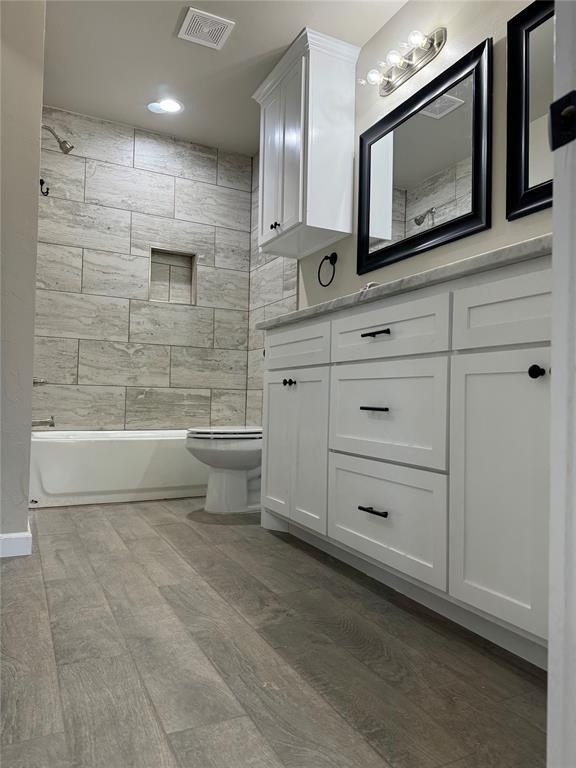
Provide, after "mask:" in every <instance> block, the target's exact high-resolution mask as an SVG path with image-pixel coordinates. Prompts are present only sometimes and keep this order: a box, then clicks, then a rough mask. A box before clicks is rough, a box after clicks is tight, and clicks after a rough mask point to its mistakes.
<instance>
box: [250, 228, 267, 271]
mask: <svg viewBox="0 0 576 768" xmlns="http://www.w3.org/2000/svg"><path fill="white" fill-rule="evenodd" d="M264 264H266V256H265V255H264V253H262V251H261V250H260V249H259V247H258V230H257V229H252V231H251V232H250V271H251V272H252V271H253V270H255V269H258V267H261V266H263V265H264Z"/></svg>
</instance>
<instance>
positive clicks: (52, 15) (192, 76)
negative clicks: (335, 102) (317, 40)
mask: <svg viewBox="0 0 576 768" xmlns="http://www.w3.org/2000/svg"><path fill="white" fill-rule="evenodd" d="M404 2H405V0H384V1H382V0H380V2H364V1H363V0H357V2H345V1H341V2H340V1H337V2H330V1H329V0H324V1H313V2H299V0H279V1H278V2H275V1H274V0H260V1H252V2H244V0H237V1H236V2H234V1H232V2H230V1H229V2H193V3H192V5H193V6H194V7H195V8H199V9H202V10H206V11H209V12H210V13H214V14H216V15H218V16H223V17H225V18H227V19H231V20H233V21H235V22H236V27H235V29H234V30H233V32H232V34H231V36H230V38H229V39H228V41H227V42H226V44H225V45H224V48H223V49H222V50H221V51H215V50H212V49H210V48H206V47H203V46H200V45H195V44H193V43H189V42H186V41H184V40H180V39H179V38H178V37H177V32H178V29H179V28H180V25H181V23H182V21H183V18H184V16H185V13H186V10H187V8H188V6H189V4H187V3H185V2H173V0H148V1H145V2H142V1H141V0H123V1H122V2H118V1H116V0H86V1H85V2H69V0H48V3H47V14H46V54H45V76H44V103H45V104H47V105H49V106H52V107H59V108H61V109H67V110H70V111H72V112H78V113H81V114H87V115H92V116H95V117H100V118H103V119H107V120H113V121H118V122H123V123H128V124H129V125H134V126H136V127H139V128H143V129H148V130H151V131H159V132H162V133H167V134H170V135H174V136H177V137H178V138H182V139H189V140H191V141H194V142H196V143H198V144H207V145H211V146H218V147H221V148H224V149H228V150H231V151H237V152H244V153H247V154H253V153H254V152H256V151H257V149H258V106H257V104H256V103H255V102H254V101H253V100H252V98H251V96H252V93H253V92H254V90H255V89H256V87H257V86H258V85H259V84H260V82H261V81H262V80H263V79H264V78H265V77H266V75H267V74H268V73H269V72H270V70H271V69H272V68H273V66H274V65H275V64H276V62H277V61H278V60H279V59H280V57H281V56H282V54H283V53H284V51H285V50H286V48H287V46H288V45H289V44H290V43H291V41H292V40H293V39H294V38H295V37H296V35H297V34H298V33H299V32H300V30H301V29H302V28H303V27H305V26H308V27H311V28H312V29H315V30H317V31H319V32H323V33H325V34H328V35H333V36H334V37H339V38H341V39H343V40H346V41H347V42H350V43H354V44H356V45H360V46H362V45H364V43H366V42H367V41H368V40H369V39H370V38H371V37H372V36H373V35H374V34H375V33H376V32H377V31H378V30H379V29H380V28H381V27H382V26H383V25H384V24H385V23H386V22H387V21H388V19H390V18H391V16H393V15H394V13H396V11H397V10H398V9H399V8H400V7H401V6H402V5H403V4H404ZM162 96H172V97H174V98H176V99H178V100H179V101H181V102H182V103H183V104H184V106H185V109H184V111H183V112H181V113H180V114H178V115H154V114H152V113H150V112H148V110H147V109H146V105H147V104H148V103H149V102H151V101H156V100H157V99H158V98H160V97H162Z"/></svg>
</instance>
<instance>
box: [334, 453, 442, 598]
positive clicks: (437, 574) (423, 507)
mask: <svg viewBox="0 0 576 768" xmlns="http://www.w3.org/2000/svg"><path fill="white" fill-rule="evenodd" d="M446 484H447V478H446V477H445V476H444V475H438V474H435V473H434V472H425V471H424V470H421V469H411V468H408V467H398V466H395V465H393V464H385V463H382V462H378V461H370V460H368V459H359V458H356V457H354V456H342V455H339V454H336V453H332V454H331V455H330V502H329V505H328V535H329V536H330V537H331V538H332V539H335V540H336V541H340V542H342V544H346V546H348V547H350V548H351V549H354V550H356V551H358V552H362V553H363V554H365V555H368V556H369V557H371V558H373V559H374V560H378V561H379V562H381V563H384V564H385V565H389V566H390V567H392V568H395V569H396V570H397V571H400V572H401V573H405V574H408V575H409V576H413V577H414V578H415V579H419V580H420V581H423V582H425V583H426V584H430V585H431V586H433V587H437V588H438V589H442V590H445V589H446V559H447V556H446V528H447V492H446ZM362 507H363V508H364V509H362ZM377 513H380V514H377Z"/></svg>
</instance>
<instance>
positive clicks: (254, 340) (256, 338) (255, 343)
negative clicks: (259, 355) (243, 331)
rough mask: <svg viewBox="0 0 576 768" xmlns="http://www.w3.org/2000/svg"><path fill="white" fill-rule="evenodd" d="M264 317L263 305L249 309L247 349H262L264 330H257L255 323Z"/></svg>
mask: <svg viewBox="0 0 576 768" xmlns="http://www.w3.org/2000/svg"><path fill="white" fill-rule="evenodd" d="M264 319H265V317H264V307H258V308H257V309H251V310H250V312H249V317H248V349H263V347H264V331H257V330H256V323H261V322H262V321H263V320H264Z"/></svg>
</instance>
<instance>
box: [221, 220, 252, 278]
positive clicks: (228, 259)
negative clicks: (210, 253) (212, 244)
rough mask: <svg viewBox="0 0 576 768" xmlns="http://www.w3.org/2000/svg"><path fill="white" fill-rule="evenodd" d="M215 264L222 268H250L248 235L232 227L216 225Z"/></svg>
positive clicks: (245, 269) (243, 269) (246, 270)
mask: <svg viewBox="0 0 576 768" xmlns="http://www.w3.org/2000/svg"><path fill="white" fill-rule="evenodd" d="M215 265H216V266H217V267H222V268H224V269H239V270H241V271H242V272H248V270H249V269H250V235H249V234H248V233H247V232H238V231H236V230H234V229H223V228H222V227H216V259H215Z"/></svg>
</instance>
